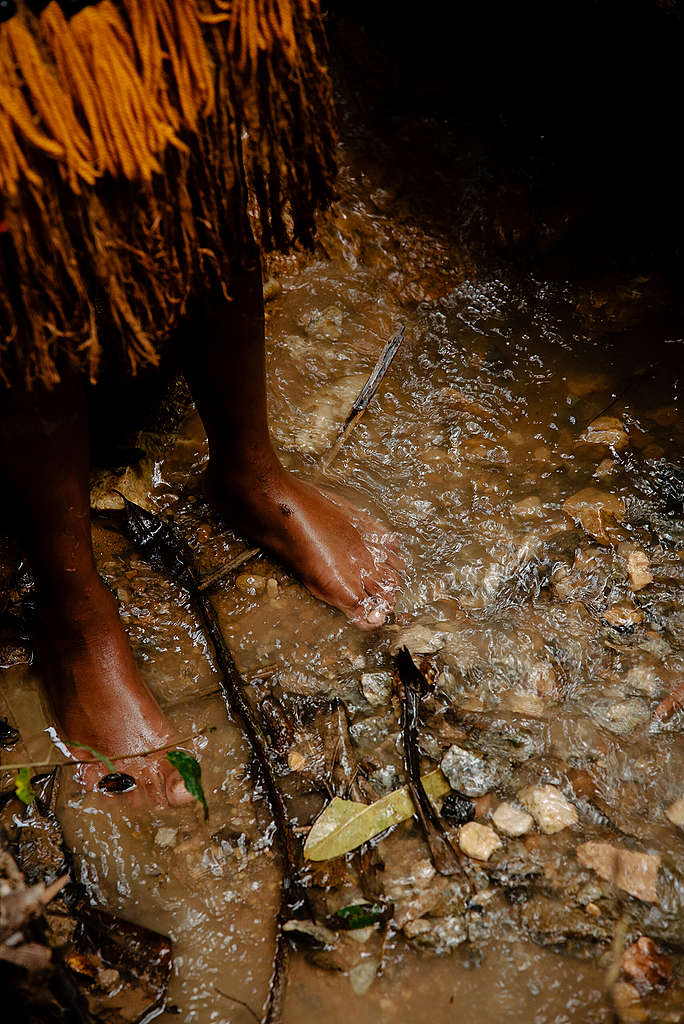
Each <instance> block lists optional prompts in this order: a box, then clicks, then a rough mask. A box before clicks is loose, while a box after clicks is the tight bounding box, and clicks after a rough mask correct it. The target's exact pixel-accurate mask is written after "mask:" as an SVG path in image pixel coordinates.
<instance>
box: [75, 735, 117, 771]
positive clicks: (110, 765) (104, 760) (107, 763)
mask: <svg viewBox="0 0 684 1024" xmlns="http://www.w3.org/2000/svg"><path fill="white" fill-rule="evenodd" d="M69 746H70V747H77V748H78V749H79V750H87V751H88V753H89V754H92V755H93V757H94V758H96V759H97V760H98V761H102V764H103V765H104V766H105V768H106V769H107V771H108V772H114V774H116V773H117V772H118V770H119V769H118V768H115V767H114V763H113V762H112V761H110V760H109V758H108V757H107V755H106V754H103V753H102V751H100V750H96V749H95V747H90V746H88V744H87V743H79V742H78V740H73V741H70V742H69Z"/></svg>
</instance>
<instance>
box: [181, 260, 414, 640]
mask: <svg viewBox="0 0 684 1024" xmlns="http://www.w3.org/2000/svg"><path fill="white" fill-rule="evenodd" d="M231 293H232V296H233V301H232V302H226V301H225V299H223V298H215V297H214V298H211V297H210V298H207V299H203V300H202V302H201V303H198V304H197V307H196V309H195V310H194V314H193V316H192V317H191V321H190V322H191V328H190V330H188V331H184V332H182V334H181V336H180V339H179V340H180V349H181V355H182V356H183V357H184V363H185V375H186V378H187V380H188V383H189V386H190V389H191V391H192V395H193V398H194V400H195V403H196V405H197V409H198V411H199V413H200V416H201V417H202V421H203V423H204V427H205V429H206V431H207V437H208V440H209V452H210V464H209V469H208V471H207V485H208V488H209V491H210V494H211V495H212V496H213V498H214V500H215V501H216V503H217V505H218V507H219V508H220V509H221V511H222V512H223V514H224V516H225V518H226V520H227V522H228V523H229V524H230V525H231V526H232V527H234V528H235V529H236V530H238V531H239V532H240V533H242V534H244V535H245V536H247V537H249V538H250V539H251V540H254V541H256V542H257V543H258V544H260V545H262V546H263V547H264V548H265V549H266V550H268V551H270V552H271V553H272V554H274V555H275V556H276V558H278V559H279V560H280V561H282V562H284V563H285V564H287V565H288V566H289V567H290V568H291V569H292V570H293V571H294V572H295V574H296V575H297V576H298V577H299V578H300V579H301V581H302V582H303V583H304V584H305V585H306V586H307V587H308V589H309V590H310V591H311V592H312V593H313V594H314V595H315V596H316V597H318V598H320V600H322V601H325V602H327V603H328V604H331V605H333V606H334V607H335V608H338V609H340V610H341V611H342V612H344V614H345V615H346V616H347V617H348V618H349V619H350V620H351V621H352V622H354V623H355V624H356V625H357V626H359V627H361V628H362V629H373V628H375V627H377V626H379V625H381V624H382V623H383V622H384V621H385V619H386V617H387V615H388V613H389V612H390V611H391V609H392V608H393V606H394V598H395V593H396V590H397V587H398V585H399V574H400V571H401V569H402V563H401V560H400V559H399V558H398V556H397V555H396V553H395V551H394V550H393V548H392V538H391V534H390V532H389V530H388V529H387V528H386V527H385V526H383V525H382V524H381V523H379V522H377V521H376V520H374V519H371V518H370V517H368V516H366V515H364V514H363V513H360V512H358V511H357V510H355V509H353V508H352V507H351V506H349V505H347V504H346V503H345V502H343V501H341V500H340V499H335V498H333V497H332V496H330V495H328V494H327V493H326V492H325V491H322V490H320V489H319V488H317V487H314V486H313V485H312V484H309V483H306V482H305V481H303V480H300V479H298V478H297V477H295V476H293V475H292V474H291V473H288V472H287V471H286V470H285V469H284V468H283V467H282V466H281V464H280V462H279V460H278V457H277V455H276V453H275V451H274V450H273V446H272V444H271V439H270V435H269V431H268V419H267V408H266V384H265V365H264V364H265V357H264V310H263V292H262V281H261V271H260V269H259V268H258V266H257V267H255V269H253V270H249V271H246V272H243V273H240V274H238V275H236V276H235V279H234V280H233V282H231Z"/></svg>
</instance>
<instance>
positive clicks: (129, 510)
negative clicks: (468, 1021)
mask: <svg viewBox="0 0 684 1024" xmlns="http://www.w3.org/2000/svg"><path fill="white" fill-rule="evenodd" d="M121 497H123V499H124V523H125V527H126V530H127V532H128V534H129V536H130V537H131V538H132V540H133V541H134V542H135V543H136V544H137V545H138V547H139V548H140V549H141V551H142V552H143V554H144V555H145V556H146V557H147V558H149V559H150V561H152V562H154V563H157V564H161V565H162V566H163V567H164V568H165V569H166V570H167V571H168V572H170V573H171V575H172V577H173V578H174V579H175V580H176V581H177V582H178V583H180V585H181V586H183V587H185V589H186V590H187V591H188V593H189V594H190V597H191V599H192V601H193V603H194V604H195V607H196V608H197V610H198V611H199V614H200V617H201V619H202V622H203V624H204V627H205V629H206V632H207V634H208V636H209V637H210V639H211V642H212V644H213V647H214V652H215V656H216V662H217V664H218V667H219V670H220V673H221V678H220V687H221V691H222V693H223V698H224V701H225V704H226V708H227V710H228V711H229V713H231V714H233V715H235V717H236V718H237V719H238V720H239V722H240V724H241V726H242V729H243V732H244V735H245V737H246V739H247V742H248V743H249V746H250V748H251V750H252V753H253V755H254V760H255V762H256V764H257V768H258V775H259V779H260V781H261V783H262V785H263V787H264V789H265V791H266V798H267V800H268V805H269V808H270V811H271V815H272V817H273V821H274V822H275V825H276V839H277V844H278V849H279V852H280V856H281V858H282V863H283V877H282V882H281V888H280V907H279V909H278V915H277V919H276V940H275V952H274V957H273V974H272V976H271V984H270V990H269V997H268V1002H267V1004H266V1010H265V1012H264V1017H263V1022H264V1024H276V1022H278V1021H279V1020H280V1018H281V1011H282V1004H283V998H284V990H285V984H286V980H287V976H286V971H287V951H288V947H287V943H286V941H285V937H284V935H283V931H282V925H283V924H284V923H285V921H286V920H288V919H289V918H291V917H292V916H293V914H295V913H296V912H298V911H301V909H302V907H303V906H306V904H307V898H306V894H305V892H304V889H303V887H302V885H301V883H300V881H299V878H298V864H297V853H296V847H295V841H294V837H293V835H292V832H291V830H290V826H289V821H288V817H287V810H286V808H285V802H284V800H283V795H282V793H281V791H280V787H279V785H278V782H277V780H276V778H275V775H274V773H273V770H272V768H271V764H270V761H269V758H268V753H267V751H266V741H265V738H264V734H263V731H262V729H261V726H260V725H259V724H258V722H257V720H256V718H255V716H254V713H253V711H252V707H251V705H250V703H249V701H248V699H247V697H246V696H245V684H244V680H243V679H242V676H241V675H240V673H239V672H238V669H237V666H236V664H235V660H234V658H233V655H232V653H231V651H230V648H229V647H228V645H227V643H226V641H225V638H224V636H223V632H222V630H221V626H220V623H219V620H218V616H217V614H216V610H215V609H214V606H213V604H212V603H211V601H210V599H209V598H208V597H207V595H206V594H204V593H202V591H201V590H200V589H199V585H198V578H197V571H196V568H195V559H194V555H193V553H192V551H191V550H190V548H189V547H188V545H187V544H186V542H185V541H184V539H183V538H182V537H181V535H180V534H179V532H178V530H177V529H176V528H175V527H174V526H173V525H172V524H171V523H168V522H166V521H165V520H163V519H161V518H160V517H159V516H157V515H155V513H153V512H148V511H147V510H146V509H143V508H141V507H140V506H139V505H136V504H135V502H132V501H129V500H128V498H126V497H125V496H124V495H121Z"/></svg>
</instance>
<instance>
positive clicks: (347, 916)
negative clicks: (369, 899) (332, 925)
mask: <svg viewBox="0 0 684 1024" xmlns="http://www.w3.org/2000/svg"><path fill="white" fill-rule="evenodd" d="M382 914H383V906H382V904H381V903H373V905H372V906H371V904H370V903H351V904H350V905H349V906H348V907H340V909H339V910H336V911H335V917H339V918H340V919H341V920H342V921H344V923H345V925H346V927H347V928H350V929H351V928H367V927H368V925H371V924H375V923H376V922H377V921H379V920H380V918H381V917H382Z"/></svg>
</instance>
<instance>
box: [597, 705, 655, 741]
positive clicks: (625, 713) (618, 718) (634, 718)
mask: <svg viewBox="0 0 684 1024" xmlns="http://www.w3.org/2000/svg"><path fill="white" fill-rule="evenodd" d="M591 717H592V718H593V720H594V721H595V722H596V723H597V724H598V725H602V726H603V728H604V729H608V730H609V732H612V733H614V734H615V735H616V736H629V734H630V733H631V732H634V730H635V729H638V728H639V726H641V725H646V723H647V722H648V721H649V719H650V712H649V710H648V705H647V704H646V703H645V701H643V700H641V698H640V697H631V698H629V700H619V701H613V700H601V701H597V702H596V703H595V704H594V705H593V706H592V708H591Z"/></svg>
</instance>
